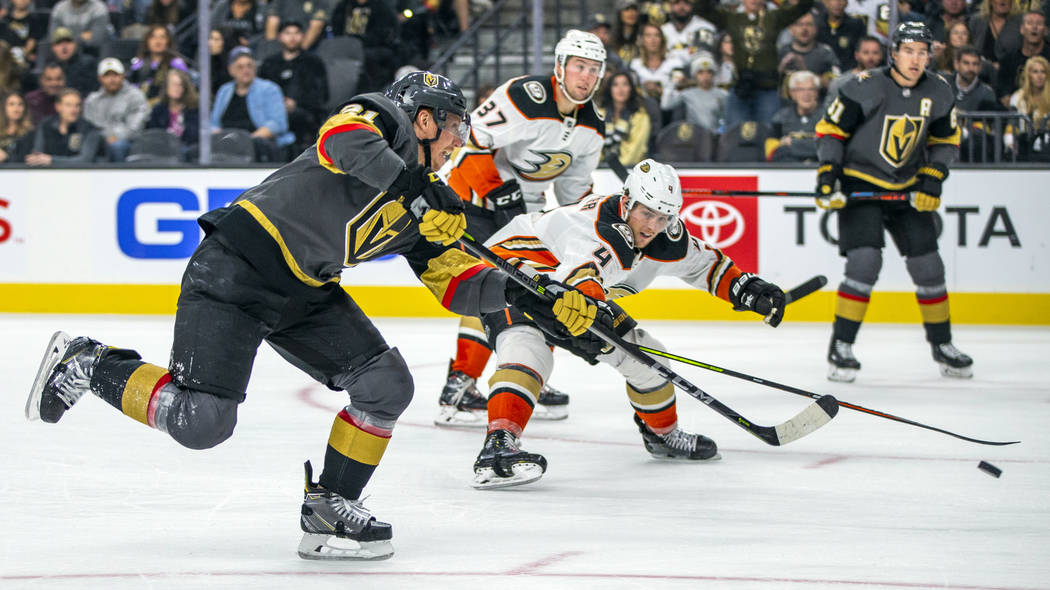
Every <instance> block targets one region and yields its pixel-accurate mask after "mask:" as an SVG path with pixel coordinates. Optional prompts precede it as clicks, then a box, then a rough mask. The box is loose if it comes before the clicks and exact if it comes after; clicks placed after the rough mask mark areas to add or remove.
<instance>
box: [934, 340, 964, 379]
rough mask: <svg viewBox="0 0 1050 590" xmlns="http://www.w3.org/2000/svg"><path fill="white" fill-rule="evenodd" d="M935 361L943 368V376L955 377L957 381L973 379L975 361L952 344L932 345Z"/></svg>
mask: <svg viewBox="0 0 1050 590" xmlns="http://www.w3.org/2000/svg"><path fill="white" fill-rule="evenodd" d="M930 348H931V350H932V352H933V360H935V361H937V365H938V366H940V368H941V375H943V376H945V377H954V378H956V379H970V378H972V377H973V359H972V358H970V357H969V355H966V354H964V353H963V352H962V351H960V350H959V349H958V348H955V346H954V345H953V344H952V343H951V342H945V343H944V344H931V345H930Z"/></svg>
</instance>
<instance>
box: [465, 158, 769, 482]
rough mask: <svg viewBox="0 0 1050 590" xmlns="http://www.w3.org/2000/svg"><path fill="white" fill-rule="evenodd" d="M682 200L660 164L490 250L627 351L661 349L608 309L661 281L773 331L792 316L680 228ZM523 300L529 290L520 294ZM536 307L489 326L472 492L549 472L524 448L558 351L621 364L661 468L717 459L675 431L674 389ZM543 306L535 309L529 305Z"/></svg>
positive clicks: (535, 301)
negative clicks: (584, 305)
mask: <svg viewBox="0 0 1050 590" xmlns="http://www.w3.org/2000/svg"><path fill="white" fill-rule="evenodd" d="M681 207H682V190H681V184H680V182H679V179H678V174H677V172H675V170H674V168H672V167H671V166H668V165H665V164H660V163H658V162H655V161H653V160H651V159H647V160H643V161H642V162H640V163H639V164H637V165H636V166H635V167H634V169H633V170H632V171H631V173H630V174H629V175H628V177H627V180H626V182H625V183H624V188H623V193H622V194H615V195H611V196H599V195H593V196H589V197H587V198H585V199H584V200H582V201H581V202H579V203H577V204H573V205H567V206H563V207H559V208H557V209H554V210H552V211H548V212H546V213H543V212H536V213H530V214H528V215H521V216H518V217H516V218H514V220H513V221H511V222H510V223H509V224H507V225H506V226H504V227H503V228H502V229H501V230H499V231H498V232H496V233H495V234H494V235H493V236H492V237H491V238H489V240H488V242H487V244H486V245H487V246H488V247H489V248H490V249H491V250H492V251H493V252H495V253H496V254H497V255H499V256H500V257H502V258H504V259H508V260H516V261H517V262H516V263H517V264H519V267H520V268H522V270H524V271H526V272H529V273H535V274H536V275H538V280H539V281H540V282H541V283H544V282H546V281H548V280H554V281H559V282H561V283H563V284H564V285H566V286H569V287H572V288H575V289H577V290H579V291H581V292H583V293H584V294H585V295H587V296H588V297H590V298H592V299H595V300H598V301H605V302H604V303H600V304H599V313H598V318H597V319H595V321H596V322H598V321H602V322H605V323H606V325H609V324H611V325H612V327H613V328H615V330H616V332H617V333H618V334H619V335H620V336H622V337H623V338H624V339H626V340H627V341H629V342H633V343H635V344H639V345H643V346H648V347H651V348H663V347H662V346H661V344H660V342H659V341H657V340H656V339H655V338H654V337H653V336H652V335H651V334H649V333H648V332H647V331H646V330H643V329H642V328H639V327H637V325H636V324H635V322H634V321H633V320H631V318H630V317H629V316H627V314H626V313H624V312H623V310H621V309H619V306H617V305H616V304H615V303H613V302H611V301H608V300H610V299H613V298H615V297H619V296H623V295H629V294H632V293H637V292H639V291H641V290H642V289H644V288H645V287H646V286H648V285H649V284H650V283H651V282H652V281H653V280H654V279H655V278H656V277H657V276H661V275H663V276H674V277H678V278H680V279H682V280H683V281H685V282H686V283H688V284H690V285H692V286H694V287H697V288H698V289H702V290H704V291H707V292H708V293H710V294H712V295H714V296H716V297H718V298H720V299H724V300H726V301H729V302H730V303H731V304H733V309H735V310H737V311H759V313H764V315H765V319H766V322H767V323H768V324H769V325H771V326H774V327H776V326H777V325H778V324H779V323H780V321H781V319H782V318H783V315H784V293H783V291H781V290H780V288H779V287H777V286H776V285H774V284H772V283H769V282H766V281H764V280H762V279H761V278H759V277H758V276H756V275H754V274H750V273H745V272H742V271H741V270H740V269H739V268H738V267H737V266H736V265H735V264H734V263H733V261H732V260H730V259H729V258H728V257H726V256H725V255H724V254H722V252H721V251H719V250H717V249H715V248H713V247H711V246H709V245H707V244H706V243H704V242H702V241H700V240H698V239H697V238H695V237H693V236H692V235H690V234H689V233H688V231H686V229H685V227H684V226H683V224H682V223H681V221H680V220H679V218H678V214H679V210H680V209H681ZM523 290H524V288H523ZM540 301H541V300H540V299H539V298H538V297H535V296H533V297H519V298H517V299H515V300H513V305H512V306H511V307H510V308H508V309H507V310H505V311H504V312H502V313H495V314H486V315H485V316H483V320H484V324H485V329H486V332H487V334H488V336H489V341H490V342H493V343H494V344H495V351H496V356H497V359H498V365H497V369H496V372H495V374H494V375H493V377H492V380H491V381H490V382H489V385H490V386H491V394H490V397H489V402H488V432H487V435H486V438H485V443H484V447H483V448H482V450H481V453H480V454H479V455H478V458H477V461H476V462H475V463H474V473H475V478H474V487H476V488H479V489H487V488H498V487H506V486H513V485H520V484H525V483H529V482H532V481H535V480H537V479H539V478H540V476H542V475H543V473H544V471H546V465H547V462H546V459H544V457H543V456H542V455H538V454H535V453H528V452H525V451H523V450H522V449H521V447H520V444H519V438H520V437H521V434H522V430H523V429H524V428H525V425H526V424H527V423H528V421H529V419H530V418H531V416H532V413H533V408H534V407H535V406H536V403H537V401H538V397H539V392H540V390H541V388H542V387H543V384H544V383H545V382H546V381H547V378H548V377H549V376H550V374H551V370H552V369H553V360H554V357H553V353H552V351H551V348H550V346H549V345H550V344H557V345H558V346H561V347H563V348H567V349H569V350H571V351H572V352H574V353H575V354H577V355H579V356H581V357H583V358H585V359H587V360H588V362H591V363H592V364H596V363H597V362H599V361H600V362H603V363H606V364H609V365H612V366H613V367H614V368H615V369H616V370H617V371H619V372H620V374H622V375H623V376H624V377H625V378H626V380H627V396H628V398H629V399H630V403H631V406H632V408H633V409H634V422H635V424H636V425H637V427H638V430H639V431H640V432H641V435H642V440H643V443H644V445H645V448H646V450H648V451H649V453H651V454H652V455H653V456H655V457H658V458H670V459H683V460H694V461H704V460H712V459H718V458H719V454H718V450H717V446H716V445H715V442H714V441H713V440H711V439H709V438H707V437H705V436H702V435H699V434H692V433H689V432H686V431H684V430H682V429H681V428H679V427H678V418H677V412H676V407H675V389H674V385H673V384H672V383H671V382H669V381H668V380H667V379H665V378H664V377H662V376H660V375H659V374H658V373H656V372H655V371H653V370H652V369H650V368H649V367H646V366H644V365H642V364H641V363H639V362H638V361H636V360H634V359H632V358H630V357H628V356H627V355H626V354H624V353H623V352H621V351H619V350H616V349H613V350H609V349H608V348H607V347H606V345H605V343H604V342H602V341H601V340H599V339H598V338H597V337H594V336H591V335H589V334H584V335H583V336H580V337H571V336H569V335H568V333H566V332H564V331H561V330H558V329H556V328H553V326H554V325H555V324H554V323H553V320H552V319H551V318H549V317H547V316H549V315H550V311H549V310H543V309H542V308H541V307H540ZM533 305H535V306H536V307H535V309H533V308H532V306H533Z"/></svg>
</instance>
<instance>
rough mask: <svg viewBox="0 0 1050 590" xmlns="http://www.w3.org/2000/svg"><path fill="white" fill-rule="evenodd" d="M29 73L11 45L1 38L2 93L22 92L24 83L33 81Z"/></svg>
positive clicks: (0, 81) (0, 78) (0, 75)
mask: <svg viewBox="0 0 1050 590" xmlns="http://www.w3.org/2000/svg"><path fill="white" fill-rule="evenodd" d="M27 74H28V72H26V69H25V68H24V67H23V66H22V63H21V61H20V60H19V59H18V58H17V57H15V54H14V53H13V52H12V51H11V45H10V44H8V42H7V41H3V40H0V94H5V93H8V92H21V91H22V87H23V85H24V84H25V83H27V82H29V81H31V78H27Z"/></svg>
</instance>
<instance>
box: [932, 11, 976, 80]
mask: <svg viewBox="0 0 1050 590" xmlns="http://www.w3.org/2000/svg"><path fill="white" fill-rule="evenodd" d="M967 45H970V27H969V25H967V24H966V23H953V24H952V25H951V26H949V27H948V32H947V39H946V42H945V43H943V44H942V43H934V44H933V64H934V66H933V67H934V69H935V70H937V71H938V72H940V73H942V74H951V73H953V72H954V68H955V52H956V51H957V50H958V49H959V48H961V47H965V46H967Z"/></svg>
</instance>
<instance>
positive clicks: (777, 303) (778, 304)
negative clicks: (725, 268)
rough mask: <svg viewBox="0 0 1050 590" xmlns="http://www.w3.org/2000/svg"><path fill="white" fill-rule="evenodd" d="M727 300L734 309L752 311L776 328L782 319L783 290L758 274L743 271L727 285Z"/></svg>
mask: <svg viewBox="0 0 1050 590" xmlns="http://www.w3.org/2000/svg"><path fill="white" fill-rule="evenodd" d="M729 302H730V303H732V304H733V310H734V311H753V312H755V313H757V314H759V315H761V316H763V317H765V322H766V323H767V324H769V325H770V326H773V327H774V328H776V327H777V326H779V325H780V321H781V320H783V319H784V305H785V303H784V291H782V290H781V289H780V287H778V286H776V285H774V284H773V283H767V282H766V281H763V280H762V279H760V278H758V275H754V274H751V273H747V272H745V273H744V274H742V275H740V276H739V277H737V278H735V279H733V283H732V284H731V285H730V286H729Z"/></svg>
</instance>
